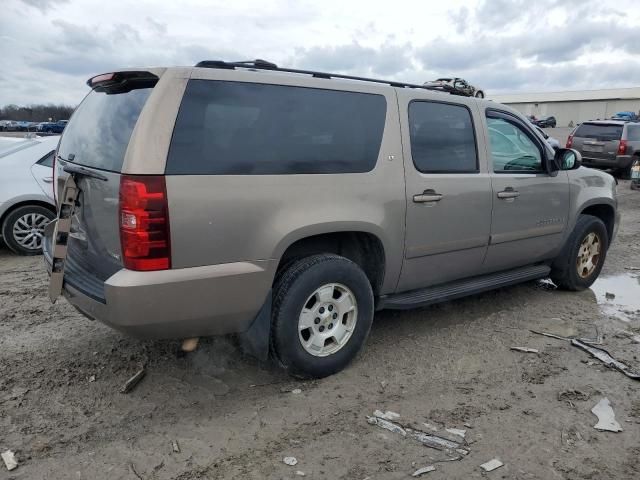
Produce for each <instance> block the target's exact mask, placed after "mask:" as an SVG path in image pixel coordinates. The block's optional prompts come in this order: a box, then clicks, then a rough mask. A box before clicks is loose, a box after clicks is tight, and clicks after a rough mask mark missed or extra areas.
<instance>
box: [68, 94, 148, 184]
mask: <svg viewBox="0 0 640 480" xmlns="http://www.w3.org/2000/svg"><path fill="white" fill-rule="evenodd" d="M151 90H152V89H151V88H138V89H134V90H130V91H128V92H126V93H105V92H97V91H92V92H91V93H89V95H87V96H86V98H85V99H84V100H83V101H82V103H81V104H80V106H79V107H78V108H77V109H76V111H75V112H74V114H73V118H72V119H71V120H70V121H69V123H68V125H67V127H66V128H65V130H64V134H63V135H62V139H61V141H60V147H59V149H58V155H59V156H60V158H62V159H63V160H66V161H72V162H73V163H77V164H80V165H84V166H86V167H92V168H97V169H100V170H108V171H111V172H118V173H119V172H120V171H121V170H122V164H123V162H124V154H125V152H126V151H127V146H128V145H129V139H130V138H131V132H132V131H133V127H134V126H135V124H136V122H137V121H138V116H139V115H140V112H141V111H142V107H144V104H145V102H146V101H147V98H148V97H149V94H150V93H151Z"/></svg>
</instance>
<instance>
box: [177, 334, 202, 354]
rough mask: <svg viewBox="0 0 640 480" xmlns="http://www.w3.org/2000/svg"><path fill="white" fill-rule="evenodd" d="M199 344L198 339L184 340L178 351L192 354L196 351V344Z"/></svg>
mask: <svg viewBox="0 0 640 480" xmlns="http://www.w3.org/2000/svg"><path fill="white" fill-rule="evenodd" d="M199 342H200V338H198V337H194V338H185V339H184V340H183V341H182V345H181V346H180V349H181V350H182V351H183V352H185V353H191V352H194V351H195V350H196V348H198V343H199Z"/></svg>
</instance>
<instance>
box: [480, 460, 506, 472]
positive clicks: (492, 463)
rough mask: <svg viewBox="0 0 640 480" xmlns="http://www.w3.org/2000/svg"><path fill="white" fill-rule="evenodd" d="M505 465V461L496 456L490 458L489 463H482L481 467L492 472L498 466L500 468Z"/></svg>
mask: <svg viewBox="0 0 640 480" xmlns="http://www.w3.org/2000/svg"><path fill="white" fill-rule="evenodd" d="M503 465H504V463H502V462H501V461H500V460H498V459H497V458H494V459H493V460H489V461H488V462H487V463H483V464H482V465H480V468H481V469H483V470H484V471H485V472H492V471H493V470H495V469H496V468H500V467H502V466H503Z"/></svg>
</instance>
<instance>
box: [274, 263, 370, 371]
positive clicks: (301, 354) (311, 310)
mask: <svg viewBox="0 0 640 480" xmlns="http://www.w3.org/2000/svg"><path fill="white" fill-rule="evenodd" d="M341 299H344V300H343V301H342V302H343V303H341ZM349 301H351V302H352V303H351V304H352V305H354V306H355V310H354V309H352V310H349V309H348V308H345V307H347V306H348V305H349ZM303 310H306V311H307V314H306V315H305V316H304V317H303ZM331 312H333V313H331ZM373 313H374V304H373V292H372V290H371V284H370V283H369V280H368V278H367V276H366V275H365V274H364V272H363V271H362V269H361V268H360V267H359V266H358V265H356V264H355V263H354V262H352V261H351V260H348V259H346V258H344V257H340V256H338V255H332V254H322V255H313V256H310V257H306V258H302V259H300V260H297V261H295V262H293V263H292V264H291V265H290V266H289V267H288V268H287V269H286V270H284V271H283V272H282V274H281V275H280V276H279V278H278V279H277V281H276V283H275V285H274V289H273V308H272V325H271V355H272V357H273V358H274V360H276V362H277V363H279V364H280V366H282V367H283V368H284V369H285V370H286V371H288V372H289V373H290V374H291V375H293V376H294V377H298V378H323V377H326V376H329V375H332V374H334V373H337V372H339V371H340V370H342V369H344V368H345V367H346V366H347V365H348V364H349V363H350V362H351V361H352V360H353V359H354V358H355V357H356V355H357V354H358V352H359V351H360V349H361V348H362V346H363V345H364V343H365V340H366V339H367V336H368V335H369V331H370V330H371V324H372V322H373ZM321 317H322V318H321ZM303 318H306V321H307V324H308V325H309V327H307V328H306V329H299V325H300V322H301V321H302V319H303ZM317 321H320V323H319V324H318V323H316V322H317ZM334 322H335V323H334ZM303 326H304V324H303ZM349 326H350V327H351V329H349ZM320 332H322V333H320ZM330 333H335V334H339V333H342V334H343V335H341V336H340V337H337V336H336V337H332V336H331V335H330ZM339 338H340V339H342V340H343V342H341V341H339V340H338V339H339ZM314 339H315V342H316V343H314ZM303 342H305V343H307V347H305V346H304V345H303Z"/></svg>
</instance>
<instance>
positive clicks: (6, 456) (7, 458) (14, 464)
mask: <svg viewBox="0 0 640 480" xmlns="http://www.w3.org/2000/svg"><path fill="white" fill-rule="evenodd" d="M0 455H1V456H2V460H4V465H5V466H6V467H7V470H9V471H11V470H15V469H16V468H18V461H17V460H16V456H15V454H14V453H13V452H12V451H11V450H7V451H6V452H2V454H0Z"/></svg>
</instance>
